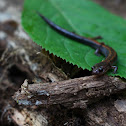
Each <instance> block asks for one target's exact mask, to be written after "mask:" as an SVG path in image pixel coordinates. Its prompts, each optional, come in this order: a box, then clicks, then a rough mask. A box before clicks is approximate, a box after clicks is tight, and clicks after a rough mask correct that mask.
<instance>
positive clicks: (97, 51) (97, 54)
mask: <svg viewBox="0 0 126 126" xmlns="http://www.w3.org/2000/svg"><path fill="white" fill-rule="evenodd" d="M102 45H104V43H103V42H102V43H101V45H99V47H98V48H97V49H96V51H95V55H96V56H101V54H100V48H101V47H102Z"/></svg>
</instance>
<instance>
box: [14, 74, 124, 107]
mask: <svg viewBox="0 0 126 126" xmlns="http://www.w3.org/2000/svg"><path fill="white" fill-rule="evenodd" d="M124 89H126V83H125V82H122V81H121V80H120V79H118V78H117V77H108V76H101V77H96V76H89V77H81V78H75V79H70V80H65V81H60V82H54V83H41V84H27V82H26V81H25V82H24V84H23V85H22V87H21V91H18V92H16V93H15V95H14V97H13V98H14V99H15V100H16V101H18V103H19V104H24V105H42V106H48V105H53V104H62V105H64V106H66V107H68V108H78V107H79V108H85V107H86V105H88V104H90V103H92V102H95V101H96V100H98V99H101V98H103V97H104V96H109V95H110V94H114V93H117V92H119V91H122V90H124Z"/></svg>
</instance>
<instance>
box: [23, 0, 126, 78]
mask: <svg viewBox="0 0 126 126" xmlns="http://www.w3.org/2000/svg"><path fill="white" fill-rule="evenodd" d="M36 11H38V12H40V13H42V14H43V15H44V16H46V17H47V18H48V19H50V20H51V21H53V22H54V23H55V24H57V25H59V26H61V27H63V28H64V29H67V30H69V31H71V32H75V33H77V34H79V35H81V36H86V37H96V36H99V35H100V36H102V37H103V40H99V42H100V41H101V42H104V43H105V44H107V45H109V46H111V47H112V48H114V49H115V50H116V51H117V54H118V61H117V63H116V65H117V66H118V71H117V74H116V75H119V76H121V77H126V42H125V41H126V21H125V20H124V19H122V18H120V17H118V16H115V15H113V14H111V13H110V12H108V11H107V10H105V9H104V8H102V7H100V6H99V5H97V4H96V3H94V2H92V1H91V0H79V1H77V0H25V4H24V10H23V14H22V25H23V27H24V29H25V31H26V32H27V33H28V34H29V36H30V37H31V38H32V39H33V41H35V42H36V43H37V44H39V45H41V46H42V47H43V48H45V49H46V50H49V52H50V53H53V54H54V55H57V56H58V57H61V58H62V59H65V60H66V61H68V62H70V63H72V64H74V65H75V64H76V65H77V66H78V67H81V68H83V69H85V68H86V69H88V70H91V66H93V65H94V64H96V63H98V62H101V60H103V59H104V57H103V56H101V57H97V56H96V55H95V54H94V52H95V50H94V49H92V48H91V47H89V46H86V45H82V44H80V43H78V42H76V41H73V40H70V39H68V38H66V37H64V36H62V35H60V34H58V33H57V32H55V31H54V30H52V29H51V28H50V27H49V26H48V25H47V24H46V23H45V22H44V21H43V20H42V19H41V18H40V17H39V16H38V15H37V13H36ZM108 74H111V71H110V72H108ZM111 75H113V74H111ZM113 76H114V75H113Z"/></svg>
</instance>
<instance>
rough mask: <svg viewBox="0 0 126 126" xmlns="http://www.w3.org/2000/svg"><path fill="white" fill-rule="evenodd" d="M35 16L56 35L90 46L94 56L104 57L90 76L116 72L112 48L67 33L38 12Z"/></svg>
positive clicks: (114, 53) (114, 52)
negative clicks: (109, 71) (93, 50)
mask: <svg viewBox="0 0 126 126" xmlns="http://www.w3.org/2000/svg"><path fill="white" fill-rule="evenodd" d="M37 14H38V15H39V16H40V17H41V18H42V19H43V20H44V21H45V22H46V23H47V24H48V25H49V26H50V27H51V28H52V29H54V30H55V31H57V32H58V33H60V34H62V35H64V36H66V37H68V38H70V39H73V40H76V41H78V42H80V43H82V44H85V45H88V46H91V47H92V48H94V49H96V52H95V54H96V55H99V53H101V54H102V55H104V56H105V60H103V61H101V62H100V63H97V64H95V65H94V66H93V67H92V74H94V75H103V74H105V73H106V72H107V71H108V70H109V69H114V71H113V73H116V72H117V69H118V67H117V66H113V64H114V63H115V62H116V60H117V53H116V51H115V50H114V49H113V48H111V47H109V46H107V45H105V44H104V43H99V42H98V41H96V39H91V38H86V37H83V36H80V35H77V34H75V33H73V32H70V31H67V30H66V29H63V28H61V27H60V26H58V25H56V24H55V23H53V22H52V21H50V20H49V19H48V18H46V17H45V16H43V15H42V14H40V13H39V12H37ZM96 38H97V37H96ZM98 38H99V37H98Z"/></svg>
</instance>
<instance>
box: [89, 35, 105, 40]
mask: <svg viewBox="0 0 126 126" xmlns="http://www.w3.org/2000/svg"><path fill="white" fill-rule="evenodd" d="M91 39H93V40H98V39H103V38H102V37H101V36H96V37H93V38H91Z"/></svg>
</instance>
